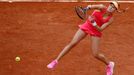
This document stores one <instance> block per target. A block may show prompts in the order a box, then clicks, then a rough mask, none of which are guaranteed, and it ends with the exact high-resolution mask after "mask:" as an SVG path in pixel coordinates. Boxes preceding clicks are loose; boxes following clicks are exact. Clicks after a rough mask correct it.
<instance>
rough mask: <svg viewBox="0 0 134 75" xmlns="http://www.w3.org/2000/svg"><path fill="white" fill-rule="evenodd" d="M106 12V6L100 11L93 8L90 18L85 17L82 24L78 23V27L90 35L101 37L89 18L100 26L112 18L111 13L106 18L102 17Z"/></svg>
mask: <svg viewBox="0 0 134 75" xmlns="http://www.w3.org/2000/svg"><path fill="white" fill-rule="evenodd" d="M106 12H107V9H106V8H105V9H102V10H101V11H96V10H94V12H93V13H92V15H91V16H90V18H89V19H87V20H86V22H85V23H84V24H82V25H79V27H80V29H81V30H83V31H84V32H86V33H87V34H89V35H91V36H97V37H101V36H102V33H101V32H100V31H98V30H97V29H96V28H95V27H94V26H93V24H92V22H91V19H92V20H94V21H95V22H96V23H97V25H98V26H99V27H101V26H102V25H103V24H104V23H107V22H108V21H109V20H110V19H111V18H112V15H109V16H107V17H106V18H104V17H103V15H104V14H105V13H106Z"/></svg>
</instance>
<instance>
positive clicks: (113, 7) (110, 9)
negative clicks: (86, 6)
mask: <svg viewBox="0 0 134 75" xmlns="http://www.w3.org/2000/svg"><path fill="white" fill-rule="evenodd" d="M115 10H116V7H115V6H114V5H113V4H110V5H109V6H108V8H107V11H108V12H110V13H112V12H114V11H115Z"/></svg>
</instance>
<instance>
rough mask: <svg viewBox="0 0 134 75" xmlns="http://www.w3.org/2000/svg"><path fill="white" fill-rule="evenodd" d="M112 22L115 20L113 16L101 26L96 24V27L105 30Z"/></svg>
mask: <svg viewBox="0 0 134 75" xmlns="http://www.w3.org/2000/svg"><path fill="white" fill-rule="evenodd" d="M112 22H113V18H111V19H110V20H109V21H108V22H107V23H104V24H103V25H102V26H101V27H99V26H98V25H94V27H95V28H96V29H97V30H98V31H103V30H104V29H105V28H106V27H108V26H109V25H110V24H112Z"/></svg>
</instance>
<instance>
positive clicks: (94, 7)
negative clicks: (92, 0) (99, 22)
mask: <svg viewBox="0 0 134 75" xmlns="http://www.w3.org/2000/svg"><path fill="white" fill-rule="evenodd" d="M86 8H87V9H99V10H101V9H104V8H106V6H105V5H103V4H96V5H88V6H87V7H86Z"/></svg>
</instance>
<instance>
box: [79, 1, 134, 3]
mask: <svg viewBox="0 0 134 75" xmlns="http://www.w3.org/2000/svg"><path fill="white" fill-rule="evenodd" d="M82 2H96V3H98V2H103V3H109V2H112V1H82ZM117 2H119V3H134V1H117Z"/></svg>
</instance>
